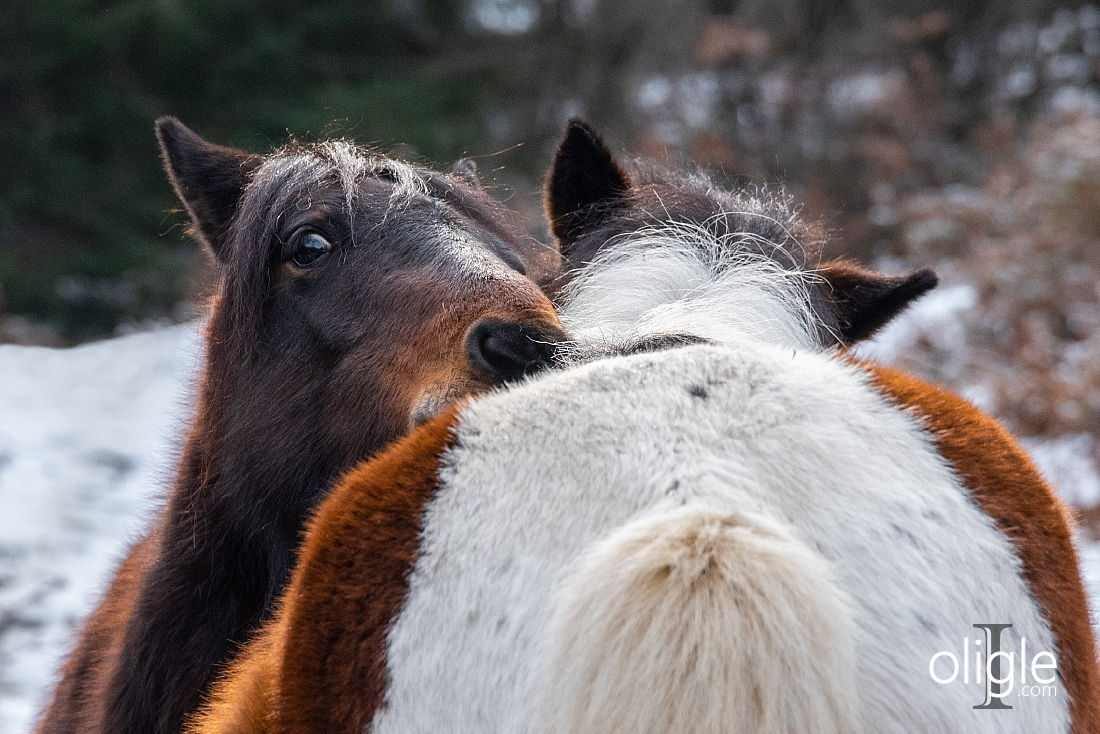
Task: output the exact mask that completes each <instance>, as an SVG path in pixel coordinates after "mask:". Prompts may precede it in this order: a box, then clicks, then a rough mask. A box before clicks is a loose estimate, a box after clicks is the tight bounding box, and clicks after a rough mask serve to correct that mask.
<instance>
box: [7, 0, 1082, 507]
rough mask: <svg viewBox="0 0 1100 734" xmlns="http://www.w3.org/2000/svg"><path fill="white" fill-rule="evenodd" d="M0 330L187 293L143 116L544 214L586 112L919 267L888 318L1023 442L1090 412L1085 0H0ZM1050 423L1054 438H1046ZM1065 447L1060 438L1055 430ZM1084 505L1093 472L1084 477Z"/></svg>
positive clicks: (166, 315) (116, 325)
mask: <svg viewBox="0 0 1100 734" xmlns="http://www.w3.org/2000/svg"><path fill="white" fill-rule="evenodd" d="M4 8H5V11H6V12H5V13H4V19H3V20H4V22H3V24H2V25H0V93H2V99H4V100H5V102H6V104H5V105H3V106H0V131H2V134H0V341H21V342H32V343H53V344H65V343H74V342H77V341H81V340H87V339H91V338H97V337H102V336H106V335H110V334H113V333H118V332H119V331H120V330H127V329H132V328H139V327H142V326H143V325H145V324H148V323H150V322H154V323H155V322H162V321H178V320H183V319H187V318H191V317H193V316H194V315H195V313H196V311H195V310H194V307H192V306H190V305H189V304H190V303H192V302H193V300H194V296H195V295H196V293H199V292H201V290H202V287H203V284H204V283H205V281H206V280H207V279H206V278H205V277H204V274H203V267H202V263H203V258H202V257H201V256H199V255H198V253H197V248H196V247H194V245H193V244H191V243H189V242H187V241H185V238H183V237H182V228H181V226H180V225H181V224H182V222H183V216H182V215H181V214H180V213H179V212H176V211H174V209H175V207H176V206H177V205H176V203H175V201H174V199H173V197H172V195H171V191H170V189H169V186H168V184H167V182H166V181H165V179H164V176H163V174H162V172H161V170H160V167H159V161H158V159H157V153H156V146H155V142H154V138H153V134H152V121H153V119H154V118H155V117H156V116H158V115H161V114H175V115H177V116H179V117H180V118H182V119H183V120H184V121H185V122H187V123H189V124H190V125H192V126H193V127H195V128H196V129H197V130H198V131H199V132H200V133H201V134H203V135H204V136H206V137H208V138H209V139H211V140H214V141H217V142H222V143H228V144H232V145H237V146H241V147H245V148H250V149H253V150H260V151H263V150H266V149H269V148H271V147H272V146H274V145H278V144H279V143H281V142H282V141H284V140H285V139H286V138H287V136H288V135H295V136H299V137H304V138H307V139H309V138H317V137H323V136H326V135H329V134H337V135H347V136H351V137H354V138H356V139H358V140H360V141H362V142H376V143H377V144H378V145H379V146H380V147H382V148H384V149H389V150H395V151H396V152H398V153H399V154H401V155H405V156H412V157H416V158H418V159H420V160H425V161H428V162H435V163H438V164H441V165H447V164H448V163H449V161H451V160H452V159H454V158H456V157H458V156H460V155H463V154H471V155H475V156H481V157H482V158H481V170H482V172H483V176H484V177H485V178H487V179H488V180H489V181H490V182H492V183H493V184H494V185H495V186H496V187H497V190H498V193H499V194H500V195H501V196H502V197H504V198H506V199H507V201H508V203H509V204H511V205H512V206H514V207H516V208H518V209H520V210H522V211H524V212H526V213H527V214H528V215H529V218H530V221H531V222H532V229H533V230H534V231H537V232H539V233H540V234H541V233H542V232H543V230H542V229H541V227H542V225H541V224H540V222H539V211H538V206H539V198H538V190H539V186H540V181H541V176H542V172H543V169H544V167H545V165H546V163H547V161H548V160H549V155H550V153H551V150H552V146H553V144H554V141H555V139H556V138H557V136H558V134H559V132H560V130H561V128H562V124H563V121H564V120H565V118H566V117H568V116H569V115H571V114H583V115H585V116H587V117H589V118H590V119H591V120H592V121H593V122H594V123H595V124H597V126H599V127H600V128H602V129H603V130H605V131H606V132H607V134H608V138H609V140H610V141H611V142H612V144H613V145H615V146H617V147H620V149H624V150H629V151H633V152H635V153H638V154H643V155H650V156H657V157H661V158H664V159H666V160H668V161H670V162H673V163H685V162H687V161H693V162H696V163H698V164H700V165H703V166H706V167H709V168H713V169H717V170H719V171H722V172H724V174H725V175H726V176H728V177H729V178H730V179H732V180H734V181H737V182H742V183H751V184H759V183H767V184H768V185H775V184H780V185H783V186H785V187H786V188H787V189H788V190H789V191H790V192H791V194H792V195H793V196H795V197H796V198H797V199H798V200H800V201H803V202H805V212H806V214H807V216H811V217H815V218H817V219H820V220H822V221H823V222H824V223H825V224H826V226H827V227H828V228H829V229H830V230H831V231H832V232H834V237H833V243H832V245H831V247H832V248H833V250H834V252H835V253H841V252H844V253H849V254H852V255H855V256H857V257H861V258H864V259H866V260H868V261H871V262H874V263H876V264H878V265H879V266H880V267H883V268H886V269H891V270H897V269H901V268H904V267H908V266H912V265H931V266H934V267H936V268H937V269H939V270H940V271H941V274H942V275H943V276H944V281H945V286H944V287H943V288H941V291H942V293H943V294H944V295H942V296H940V297H939V300H937V301H934V302H932V303H934V304H936V305H934V306H930V307H929V308H928V309H926V310H925V312H924V313H925V316H923V317H922V319H923V320H922V319H916V320H914V321H913V322H912V324H911V325H910V326H909V327H908V329H907V330H906V331H904V333H901V334H896V335H894V336H892V337H890V338H888V339H886V340H885V341H886V342H887V347H889V348H891V349H893V356H894V358H896V359H897V360H899V361H901V362H902V363H904V364H906V365H907V366H909V367H910V368H912V369H916V370H917V371H918V372H921V373H923V374H925V375H928V376H931V377H933V378H935V379H939V380H942V381H945V382H947V383H948V384H952V385H955V386H956V387H959V388H960V389H963V390H964V391H966V392H967V394H968V395H969V396H970V397H972V398H974V399H976V400H978V401H979V402H980V403H981V404H982V405H984V406H985V407H987V408H989V409H990V410H992V411H994V413H995V414H996V415H998V416H999V417H1002V418H1005V419H1007V420H1008V421H1009V422H1010V424H1011V425H1012V426H1013V427H1014V428H1015V429H1016V430H1018V431H1020V432H1022V433H1023V434H1024V435H1026V436H1035V437H1044V436H1073V437H1078V439H1075V440H1080V441H1084V442H1085V443H1083V444H1082V446H1083V449H1082V451H1083V452H1084V453H1083V455H1091V456H1093V457H1095V454H1096V445H1097V444H1096V438H1097V436H1098V435H1100V307H1098V306H1097V301H1098V300H1100V293H1098V290H1097V289H1098V287H1100V286H1098V284H1100V217H1098V215H1097V209H1098V205H1100V8H1097V7H1096V6H1094V5H1091V4H1083V3H1060V2H1054V1H1052V0H987V1H984V2H983V1H978V0H953V2H944V1H943V0H874V1H873V2H872V0H681V1H679V2H675V1H667V2H666V1H662V0H632V1H631V2H615V1H614V0H335V1H333V2H328V3H299V2H286V1H274V0H250V1H248V2H246V1H245V0H217V1H216V2H215V1H214V0H116V1H113V2H106V1H103V0H100V1H91V0H56V1H55V2H53V3H49V4H46V3H40V2H32V0H9V1H8V2H7V3H5V6H4ZM1062 445H1065V444H1064V443H1063V444H1062ZM1079 453H1080V452H1079ZM1093 490H1094V494H1095V495H1096V498H1095V502H1096V503H1100V486H1097V487H1095V488H1093Z"/></svg>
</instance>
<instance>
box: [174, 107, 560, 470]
mask: <svg viewBox="0 0 1100 734" xmlns="http://www.w3.org/2000/svg"><path fill="white" fill-rule="evenodd" d="M157 132H158V136H159V139H160V143H161V148H162V150H163V154H164V158H165V162H166V166H167V169H168V173H169V176H170V177H171V179H172V183H173V185H174V186H175V188H176V192H177V193H178V194H179V197H180V199H181V200H182V201H183V202H184V204H185V205H186V207H187V210H188V212H189V214H190V215H191V219H192V223H193V232H194V234H195V235H197V236H198V238H200V239H201V240H202V241H203V242H204V243H205V244H206V245H207V246H208V247H209V249H210V251H211V252H212V253H213V255H214V257H215V260H216V262H217V264H218V269H219V271H220V274H221V281H222V282H221V288H220V291H219V295H218V297H217V298H216V299H215V302H214V307H213V313H212V318H211V324H210V327H209V328H210V331H209V334H210V340H209V349H210V360H211V364H210V367H209V368H208V375H207V376H208V379H209V380H212V381H216V382H218V383H219V384H218V385H217V387H218V388H220V390H219V392H220V394H221V398H220V401H221V402H222V403H223V407H224V406H226V405H233V406H234V407H232V408H226V412H227V414H226V415H225V416H224V419H225V420H226V421H227V422H229V423H232V424H233V425H234V426H235V428H236V429H237V431H239V435H238V436H237V439H238V440H243V441H245V442H252V441H255V440H262V441H266V442H271V441H275V442H279V441H282V442H285V444H286V449H287V450H288V451H295V452H296V451H299V450H301V449H307V450H308V449H313V451H315V452H316V453H318V454H334V455H333V456H330V457H326V458H327V459H328V460H329V461H331V462H332V463H333V464H334V465H340V464H344V463H345V462H348V461H353V460H355V459H357V458H360V457H362V456H363V455H365V454H366V453H368V452H370V451H372V450H374V449H376V448H378V446H380V445H381V444H382V443H383V442H385V441H387V440H389V439H391V438H393V437H395V436H397V435H399V434H400V433H402V432H403V431H404V430H406V429H407V428H408V427H409V426H410V425H412V424H414V423H416V422H419V421H421V420H423V419H424V418H426V417H428V416H430V415H432V414H433V413H434V412H436V411H437V410H439V409H440V408H442V407H443V406H444V405H446V404H448V403H450V402H452V401H453V400H454V399H456V398H458V397H460V396H462V395H465V394H468V393H472V392H477V391H479V390H484V389H486V388H488V387H491V386H493V385H496V384H499V383H501V382H504V381H508V380H514V379H516V378H519V377H522V376H523V375H524V374H527V373H528V372H530V371H532V370H534V369H537V368H538V367H539V366H540V365H541V364H542V363H544V362H545V361H546V358H547V356H548V354H549V348H550V347H549V343H550V342H553V341H555V340H556V339H557V338H558V337H559V328H558V323H557V318H556V316H555V314H554V311H553V308H552V306H551V304H550V303H549V301H548V300H547V299H546V297H545V296H544V295H543V293H542V292H541V290H540V288H539V286H538V285H537V284H536V281H538V280H540V279H541V280H545V279H546V277H547V276H548V274H549V270H550V269H551V268H552V267H553V266H554V265H556V253H554V252H553V251H552V250H548V249H547V248H545V247H544V246H541V245H539V244H538V243H536V242H535V241H533V240H532V239H530V238H529V237H527V236H525V235H524V234H523V233H522V230H521V228H520V227H519V226H518V225H517V223H516V222H515V218H514V217H515V215H513V214H511V213H510V212H508V211H507V210H505V209H503V208H502V207H501V206H500V205H499V204H497V203H496V202H495V201H494V200H493V199H492V198H491V197H490V196H489V195H488V194H487V193H486V192H485V191H484V190H483V189H482V187H481V185H480V184H479V182H478V180H477V174H476V170H475V168H474V166H473V164H472V162H470V161H460V162H459V163H458V164H456V165H455V169H454V170H453V171H452V172H451V173H449V174H443V173H437V172H434V171H430V170H427V169H425V168H421V167H416V166H413V165H410V164H407V163H403V162H400V161H397V160H394V159H391V158H387V157H384V156H382V155H378V154H375V153H372V152H370V151H368V150H366V149H364V148H361V147H359V146H356V145H354V144H352V143H349V142H345V141H329V142H322V143H316V144H309V145H306V144H296V143H292V144H290V145H288V146H286V147H284V148H282V149H280V150H277V151H276V152H274V153H272V154H270V155H254V154H250V153H246V152H244V151H240V150H235V149H231V148H225V147H222V146H218V145H213V144H211V143H208V142H206V141H204V140H203V139H201V138H200V137H198V136H197V135H196V134H195V133H193V132H192V131H191V130H189V129H188V128H186V127H185V126H184V125H183V124H181V123H180V122H179V121H177V120H175V119H173V118H164V119H162V120H160V121H159V122H158V124H157ZM229 413H235V415H231V414H229ZM226 428H230V426H226ZM302 429H305V430H302ZM230 430H232V428H230ZM303 444H304V445H303ZM317 458H318V459H319V460H322V461H323V460H324V459H321V457H320V456H318V457H317ZM306 460H307V461H309V460H310V459H308V458H307V459H306Z"/></svg>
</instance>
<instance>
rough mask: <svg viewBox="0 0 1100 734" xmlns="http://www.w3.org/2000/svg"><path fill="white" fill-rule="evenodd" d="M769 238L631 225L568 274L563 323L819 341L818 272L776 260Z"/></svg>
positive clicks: (609, 332)
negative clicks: (814, 294) (814, 289)
mask: <svg viewBox="0 0 1100 734" xmlns="http://www.w3.org/2000/svg"><path fill="white" fill-rule="evenodd" d="M747 245H751V246H752V247H753V248H755V249H757V250H764V251H765V254H757V253H756V252H752V251H749V250H748V249H746V246H747ZM775 247H777V246H776V245H772V244H770V243H767V242H763V241H761V239H760V237H759V236H758V235H754V234H752V233H751V232H733V233H729V234H725V235H722V236H715V235H714V233H712V232H710V231H708V230H707V229H706V227H703V226H700V225H696V224H690V223H668V224H665V225H663V226H660V227H648V228H645V229H642V230H639V231H637V232H632V233H630V234H629V235H627V236H624V237H622V238H620V239H619V240H615V241H612V242H609V243H608V244H607V245H606V246H605V247H604V248H603V249H602V250H601V252H600V254H599V255H597V257H596V258H595V260H594V261H593V262H592V263H590V264H588V265H586V266H585V268H584V269H583V270H581V271H580V273H579V274H578V275H577V276H576V278H575V279H574V280H573V281H572V283H570V286H569V288H568V291H567V293H566V303H565V305H564V307H563V308H562V323H563V324H564V325H565V327H566V329H567V330H568V331H570V332H571V333H572V334H574V335H575V336H576V338H577V339H578V341H580V342H582V343H585V344H589V345H601V344H607V343H610V344H614V343H617V342H622V341H631V340H636V339H638V338H641V337H645V336H648V335H655V334H665V333H670V332H671V333H677V334H690V335H692V336H697V337H702V338H705V339H710V340H712V341H717V342H728V341H730V340H741V339H744V338H746V337H750V338H754V339H756V340H759V341H764V342H768V343H772V344H780V345H784V346H789V347H802V348H814V347H817V346H820V343H821V337H820V335H821V333H822V332H821V329H820V326H819V324H820V318H819V317H818V315H817V314H816V313H815V312H814V309H813V307H812V305H811V300H810V286H811V284H812V283H813V282H814V280H815V279H816V278H818V277H819V276H817V275H815V274H814V273H812V272H810V271H806V270H789V269H786V268H784V267H782V266H780V264H779V263H778V262H777V261H776V260H774V259H772V258H771V257H769V256H767V254H766V252H767V250H768V249H769V248H775Z"/></svg>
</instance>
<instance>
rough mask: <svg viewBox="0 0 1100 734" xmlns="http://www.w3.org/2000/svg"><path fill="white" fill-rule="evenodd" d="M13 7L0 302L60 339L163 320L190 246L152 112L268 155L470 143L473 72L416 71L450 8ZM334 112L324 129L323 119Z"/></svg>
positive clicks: (0, 80) (4, 73) (3, 137)
mask: <svg viewBox="0 0 1100 734" xmlns="http://www.w3.org/2000/svg"><path fill="white" fill-rule="evenodd" d="M395 6H396V4H393V5H391V4H390V3H386V2H363V1H362V0H344V1H342V2H334V3H328V4H325V5H324V6H312V5H309V4H305V3H298V2H255V1H254V0H156V1H150V0H124V1H122V2H88V1H86V0H56V2H51V3H41V2H37V1H36V0H14V2H11V3H6V4H5V8H4V13H3V22H2V23H0V95H2V99H3V100H4V104H2V105H0V131H2V132H0V312H4V311H7V312H13V313H19V314H25V315H28V316H30V317H32V318H35V319H40V320H48V321H51V322H53V323H55V324H57V325H58V326H59V327H60V328H61V329H62V333H63V335H64V337H65V338H66V339H80V338H87V337H90V336H95V335H100V334H104V333H108V332H110V331H111V330H112V329H113V328H114V327H115V326H116V325H117V324H118V323H120V322H123V321H126V320H133V319H143V318H150V317H158V316H168V315H170V314H171V309H172V308H173V306H174V304H177V303H179V302H181V301H182V299H183V298H184V297H185V295H186V290H187V288H188V285H187V283H188V279H187V272H188V271H189V270H191V269H192V267H193V265H194V262H195V258H196V257H198V256H199V255H198V248H197V247H195V246H194V244H193V243H191V242H189V241H187V240H186V239H185V238H183V237H181V233H180V226H181V224H182V222H183V221H184V217H183V216H182V215H180V214H178V213H172V210H173V209H175V208H177V207H178V204H177V203H176V201H175V199H174V198H173V196H172V193H171V189H170V187H169V185H168V183H167V181H166V180H165V177H164V175H163V173H162V172H161V170H160V167H159V159H158V157H157V153H156V142H155V140H154V137H153V128H152V122H153V119H154V118H155V117H156V116H158V115H161V114H169V113H170V114H175V115H177V116H179V117H180V118H181V119H183V120H185V121H187V122H188V123H189V124H192V125H194V126H195V128H196V129H197V130H199V131H200V132H201V133H202V134H203V135H205V136H207V137H208V138H209V139H211V140H216V141H218V142H222V143H226V144H231V145H237V146H240V147H244V148H250V149H257V150H266V149H268V148H270V146H272V145H274V144H278V143H280V142H282V141H283V140H285V139H286V138H287V136H288V133H290V134H294V135H297V136H301V137H304V138H307V139H308V138H311V137H317V136H320V135H321V134H329V133H333V132H335V133H338V134H349V135H353V136H355V137H357V138H359V139H362V140H371V141H377V142H379V143H380V144H381V145H382V146H389V145H392V144H394V143H396V142H403V143H408V144H409V145H410V146H411V147H412V148H413V150H415V151H416V152H417V153H419V154H421V155H423V156H425V157H426V158H428V159H433V160H440V161H447V160H449V159H450V158H453V157H457V156H458V155H460V154H461V153H462V152H463V151H464V149H465V148H466V146H468V145H469V143H470V141H471V140H474V139H475V137H476V132H475V131H476V125H477V118H476V115H475V112H476V111H475V109H474V105H473V103H472V100H474V99H475V98H476V94H475V89H474V84H476V81H477V76H476V75H470V76H468V77H466V78H464V79H455V78H445V77H443V76H439V75H437V76H436V77H434V78H433V77H425V76H424V75H423V74H420V73H417V72H418V66H419V62H420V59H421V58H422V57H423V56H424V55H425V54H426V53H427V50H428V49H429V48H430V47H431V46H432V45H433V44H438V43H439V42H440V39H442V38H444V37H445V36H446V35H447V34H451V35H452V37H453V34H455V33H456V32H460V30H459V29H460V28H461V26H462V20H463V18H462V16H461V14H460V12H459V10H457V9H456V8H454V7H453V5H452V4H449V3H441V2H428V3H422V4H421V5H420V7H419V10H417V12H414V13H409V12H406V13H404V15H402V14H401V13H399V12H398V11H397V10H395V9H394V8H395ZM334 120H336V121H337V123H336V126H335V127H334V126H333V124H332V123H333V121H334Z"/></svg>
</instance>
